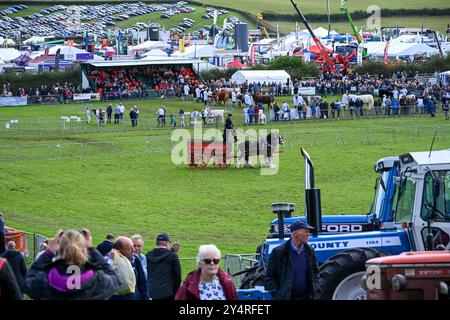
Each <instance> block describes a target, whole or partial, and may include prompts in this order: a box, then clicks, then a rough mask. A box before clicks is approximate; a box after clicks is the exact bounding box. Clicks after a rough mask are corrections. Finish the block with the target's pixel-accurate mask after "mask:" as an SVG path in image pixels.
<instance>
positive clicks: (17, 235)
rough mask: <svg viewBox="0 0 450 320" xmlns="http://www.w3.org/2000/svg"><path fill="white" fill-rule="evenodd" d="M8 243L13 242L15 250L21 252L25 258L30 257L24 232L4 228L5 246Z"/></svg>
mask: <svg viewBox="0 0 450 320" xmlns="http://www.w3.org/2000/svg"><path fill="white" fill-rule="evenodd" d="M9 241H14V243H15V244H16V250H17V251H19V252H22V253H23V254H24V256H25V257H29V256H30V252H29V250H28V241H27V235H26V233H25V232H23V231H18V230H14V229H11V228H6V227H5V245H6V244H7V243H8V242H9Z"/></svg>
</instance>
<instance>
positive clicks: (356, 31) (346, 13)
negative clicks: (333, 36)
mask: <svg viewBox="0 0 450 320" xmlns="http://www.w3.org/2000/svg"><path fill="white" fill-rule="evenodd" d="M341 10H342V11H344V12H345V15H346V16H347V19H348V22H350V25H351V27H352V30H353V34H354V35H355V37H356V40H357V41H358V43H361V42H362V40H361V37H360V35H359V33H358V29H356V26H355V23H354V22H353V19H352V16H351V15H350V12H348V10H347V8H342V7H341Z"/></svg>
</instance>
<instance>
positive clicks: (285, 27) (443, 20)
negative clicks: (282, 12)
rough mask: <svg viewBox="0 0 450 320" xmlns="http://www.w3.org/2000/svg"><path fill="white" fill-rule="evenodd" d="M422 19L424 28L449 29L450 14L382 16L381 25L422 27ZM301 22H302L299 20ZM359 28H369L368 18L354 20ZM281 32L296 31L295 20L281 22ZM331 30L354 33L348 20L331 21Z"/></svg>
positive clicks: (441, 31) (302, 27)
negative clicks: (435, 15) (434, 15)
mask: <svg viewBox="0 0 450 320" xmlns="http://www.w3.org/2000/svg"><path fill="white" fill-rule="evenodd" d="M421 21H423V27H424V29H427V28H432V29H435V30H437V31H439V32H440V33H443V34H445V32H446V30H447V24H448V23H449V21H450V16H440V17H399V18H383V17H382V18H381V25H382V26H383V27H396V26H397V25H398V26H399V27H407V28H420V27H421ZM267 22H269V23H270V24H271V25H273V26H276V25H277V22H278V21H273V20H269V21H267ZM299 23H300V22H299ZM354 23H355V25H356V27H357V28H358V30H367V21H366V20H355V21H354ZM311 25H312V26H313V28H317V27H323V28H325V29H328V23H324V22H322V23H311ZM279 27H280V32H282V33H285V34H286V33H289V32H293V31H295V22H279ZM300 28H301V29H302V30H303V29H304V26H303V24H301V23H300ZM331 30H336V31H338V32H340V33H343V32H346V33H353V31H352V28H351V26H350V23H348V22H333V21H331Z"/></svg>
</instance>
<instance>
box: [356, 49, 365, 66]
mask: <svg viewBox="0 0 450 320" xmlns="http://www.w3.org/2000/svg"><path fill="white" fill-rule="evenodd" d="M363 50H364V48H363V47H362V46H361V45H360V46H359V47H358V51H357V52H358V54H357V56H356V63H357V64H358V66H362V63H363Z"/></svg>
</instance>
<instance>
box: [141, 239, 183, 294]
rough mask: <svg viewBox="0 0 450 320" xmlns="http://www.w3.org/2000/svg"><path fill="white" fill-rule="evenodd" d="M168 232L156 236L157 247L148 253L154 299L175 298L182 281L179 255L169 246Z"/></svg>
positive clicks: (149, 278)
mask: <svg viewBox="0 0 450 320" xmlns="http://www.w3.org/2000/svg"><path fill="white" fill-rule="evenodd" d="M169 243H170V239H169V236H168V235H167V233H161V234H159V235H158V236H157V237H156V248H155V249H153V250H152V251H150V252H148V253H147V255H146V256H147V268H148V281H147V283H148V290H149V296H150V298H152V299H153V300H173V299H174V297H175V293H176V292H177V290H178V288H179V286H180V283H181V266H180V261H179V259H178V256H177V254H176V253H175V252H173V251H171V250H170V248H169Z"/></svg>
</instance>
